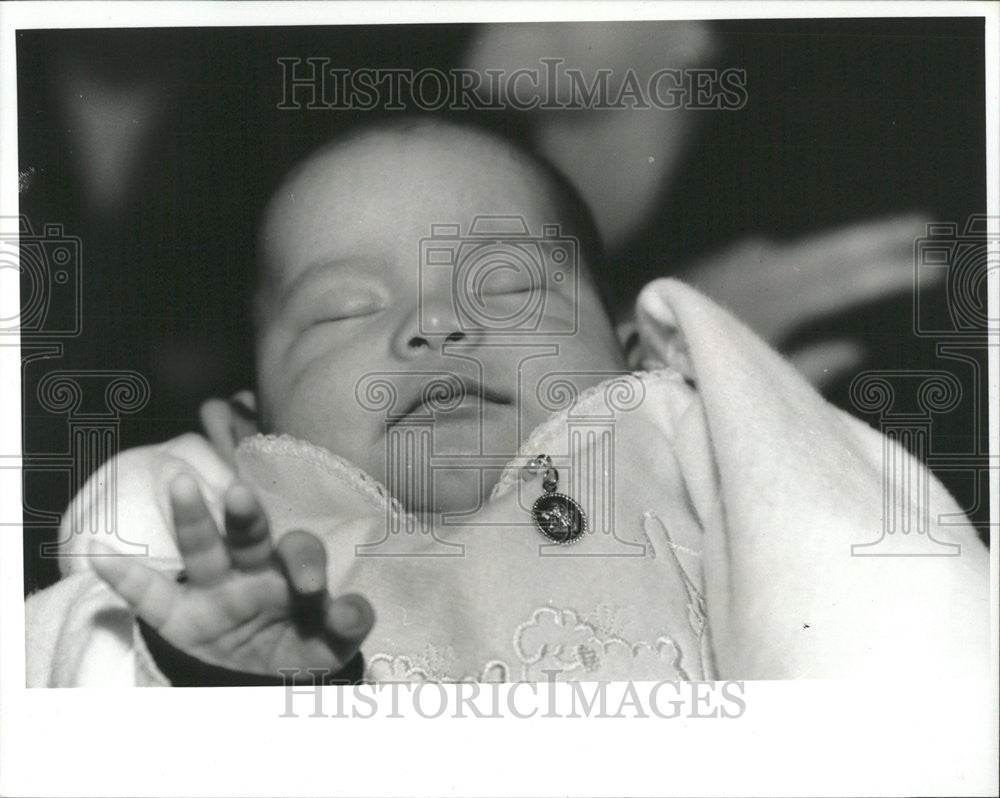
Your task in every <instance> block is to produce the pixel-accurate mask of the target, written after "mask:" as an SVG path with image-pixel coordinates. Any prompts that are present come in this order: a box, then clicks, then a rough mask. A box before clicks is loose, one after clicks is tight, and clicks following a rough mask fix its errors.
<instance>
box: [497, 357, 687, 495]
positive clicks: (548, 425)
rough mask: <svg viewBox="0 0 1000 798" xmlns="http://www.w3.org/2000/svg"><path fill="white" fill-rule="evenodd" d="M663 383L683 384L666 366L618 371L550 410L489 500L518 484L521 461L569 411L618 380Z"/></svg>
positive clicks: (544, 442) (582, 407) (531, 454)
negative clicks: (619, 372)
mask: <svg viewBox="0 0 1000 798" xmlns="http://www.w3.org/2000/svg"><path fill="white" fill-rule="evenodd" d="M665 382H677V383H680V384H684V385H686V384H687V383H686V381H685V379H684V376H683V375H682V374H681V373H680V372H678V371H676V370H675V369H673V368H671V367H669V366H668V367H664V368H661V369H657V370H656V371H635V372H632V373H631V374H620V375H617V376H614V377H611V378H610V379H607V380H604V382H601V383H598V384H597V385H593V386H591V387H590V388H587V389H585V390H584V391H582V392H581V393H580V395H579V396H578V397H577V398H576V399H575V400H574V401H573V403H572V404H571V405H570V406H569V407H566V408H564V409H563V410H560V411H558V412H556V413H553V414H552V415H551V416H549V417H548V418H547V419H546V420H545V421H543V422H542V423H541V424H539V425H538V426H537V427H535V429H534V430H532V432H531V434H530V435H529V436H528V437H527V439H526V440H525V442H524V443H522V444H521V447H520V448H519V449H518V453H517V456H516V458H515V459H514V460H511V461H510V462H509V463H507V465H506V466H505V467H504V470H503V473H502V474H501V476H500V480H499V481H498V482H497V484H496V485H494V486H493V490H492V492H491V493H490V501H494V500H495V499H498V498H500V497H501V496H503V495H504V494H505V493H507V492H508V491H509V490H510V489H511V488H512V487H513V486H514V485H516V484H517V483H518V481H519V480H520V479H521V468H522V467H523V466H524V465H525V461H526V460H530V459H531V458H532V457H534V456H535V455H537V454H539V453H540V452H541V450H543V449H545V448H546V445H547V444H548V442H549V439H550V438H551V437H552V435H553V434H554V433H555V432H556V430H557V429H558V428H559V427H560V426H562V425H563V424H565V423H566V421H567V420H568V419H569V416H570V414H571V413H580V412H581V411H584V410H586V409H587V408H588V407H589V406H590V405H593V404H596V403H597V400H598V399H603V398H604V397H606V396H607V395H608V394H609V393H610V390H611V389H612V388H614V386H615V383H622V384H623V385H622V387H623V388H624V389H628V390H633V391H634V390H635V387H634V386H636V385H638V386H641V387H642V388H643V390H645V388H646V387H648V386H651V385H658V384H661V383H665Z"/></svg>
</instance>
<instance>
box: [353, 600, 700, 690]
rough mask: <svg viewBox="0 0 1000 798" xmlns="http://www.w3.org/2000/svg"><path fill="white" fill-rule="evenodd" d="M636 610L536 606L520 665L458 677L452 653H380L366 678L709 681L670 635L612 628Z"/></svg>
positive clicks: (521, 633)
mask: <svg viewBox="0 0 1000 798" xmlns="http://www.w3.org/2000/svg"><path fill="white" fill-rule="evenodd" d="M635 611H636V608H635V607H634V606H627V607H619V608H614V607H611V606H610V605H607V604H604V605H601V606H599V607H598V608H596V609H595V610H594V612H592V613H591V614H589V615H587V616H582V615H581V614H580V613H579V612H577V611H576V610H574V609H572V608H558V607H552V606H542V607H538V608H536V609H535V610H534V612H532V614H531V617H530V618H528V619H527V620H525V621H523V622H522V623H521V624H519V625H518V626H517V628H516V629H515V630H514V635H513V646H514V652H515V655H516V657H517V660H516V662H514V663H513V665H511V664H509V663H507V662H504V661H502V660H497V659H493V660H490V661H488V662H486V663H485V664H484V665H483V666H482V668H481V669H480V670H479V671H478V672H476V673H465V674H459V673H455V672H454V671H453V662H454V659H455V658H454V655H453V654H452V652H451V649H450V647H441V648H439V647H436V646H434V645H431V644H428V645H426V646H425V648H424V650H423V652H422V653H421V654H420V655H417V656H412V655H392V654H387V653H379V654H375V655H374V656H372V657H371V658H370V659H369V660H368V668H367V670H366V672H365V680H366V681H370V682H375V683H382V682H444V683H452V682H484V683H485V682H510V681H512V680H517V681H529V682H544V681H617V680H623V679H633V680H653V681H656V680H663V679H664V678H665V677H672V678H674V679H678V680H683V681H689V680H691V679H693V678H705V676H706V674H705V669H704V665H703V661H702V658H701V656H700V655H699V657H698V659H697V661H696V662H694V663H692V664H691V665H688V664H686V663H685V662H683V659H684V656H683V652H682V650H681V647H680V645H679V644H678V643H677V641H676V640H675V639H674V637H672V636H671V635H669V634H667V633H662V634H658V635H656V636H655V637H653V638H652V639H645V640H644V639H640V640H632V639H630V638H629V636H627V635H626V633H625V631H624V629H622V628H620V627H621V626H622V624H615V625H612V624H609V623H608V620H607V618H608V616H607V613H609V612H610V613H611V614H612V615H621V614H625V615H630V614H634V613H635ZM625 626H627V624H625ZM616 627H619V628H616ZM702 628H704V627H703V626H702Z"/></svg>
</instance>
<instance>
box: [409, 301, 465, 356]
mask: <svg viewBox="0 0 1000 798" xmlns="http://www.w3.org/2000/svg"><path fill="white" fill-rule="evenodd" d="M479 339H480V332H479V331H478V330H474V329H467V328H466V327H465V326H464V325H462V324H461V323H460V322H459V320H458V319H457V318H456V317H455V314H454V313H452V312H451V311H450V310H438V309H432V308H427V307H424V308H421V309H420V311H418V313H415V314H413V315H412V316H411V317H410V318H409V319H407V320H406V323H404V324H403V325H402V326H401V328H400V330H399V332H398V334H397V336H396V341H395V343H394V349H395V350H396V354H397V355H398V356H399V357H402V358H412V357H419V356H420V355H421V354H423V353H426V352H438V353H440V352H441V351H442V350H443V349H444V347H445V346H446V345H447V344H462V345H463V346H469V345H475V344H476V343H477V342H478V341H479Z"/></svg>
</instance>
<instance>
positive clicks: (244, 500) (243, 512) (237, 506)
mask: <svg viewBox="0 0 1000 798" xmlns="http://www.w3.org/2000/svg"><path fill="white" fill-rule="evenodd" d="M225 505H226V546H227V547H228V549H229V559H230V560H231V561H232V564H233V566H234V567H236V568H239V569H240V570H241V571H253V570H257V569H258V568H263V567H266V566H267V565H269V564H270V563H271V555H272V551H273V546H272V543H271V530H270V527H269V526H268V523H267V515H266V514H265V512H264V508H263V507H261V506H260V502H258V501H257V497H256V496H254V494H253V491H251V490H250V488H249V487H248V486H247V485H244V484H243V483H241V482H237V483H234V484H233V485H232V486H231V487H230V488H229V490H227V491H226V498H225Z"/></svg>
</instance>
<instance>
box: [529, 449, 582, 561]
mask: <svg viewBox="0 0 1000 798" xmlns="http://www.w3.org/2000/svg"><path fill="white" fill-rule="evenodd" d="M542 467H544V468H545V472H544V474H543V476H542V490H543V491H544V493H542V495H541V496H539V497H538V498H537V499H535V503H534V504H533V505H532V507H531V517H532V519H533V520H534V522H535V526H536V527H538V531H539V532H541V533H542V534H543V535H545V537H547V538H548V539H549V540H551V541H553V542H554V543H559V544H562V545H566V544H569V543H575V542H576V541H578V540H579V539H580V538H581V537H583V534H584V533H585V532H586V531H587V516H586V514H585V513H584V512H583V508H582V507H580V505H579V504H577V503H576V502H575V501H573V499H571V498H570V497H569V496H567V495H566V494H564V493H556V486H557V485H558V483H559V472H558V471H556V469H555V468H553V467H552V459H551V458H550V457H549V456H548V455H539V456H538V457H536V458H534V459H533V460H532V461H531V462H530V463H529V464H528V466H527V468H526V471H527V472H528V473H529V474H537V473H538V470H539V469H540V468H542Z"/></svg>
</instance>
